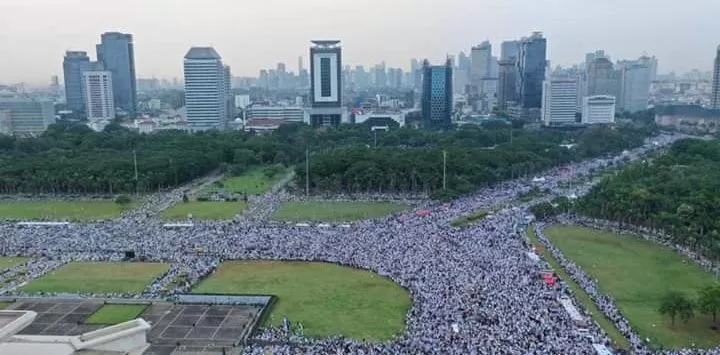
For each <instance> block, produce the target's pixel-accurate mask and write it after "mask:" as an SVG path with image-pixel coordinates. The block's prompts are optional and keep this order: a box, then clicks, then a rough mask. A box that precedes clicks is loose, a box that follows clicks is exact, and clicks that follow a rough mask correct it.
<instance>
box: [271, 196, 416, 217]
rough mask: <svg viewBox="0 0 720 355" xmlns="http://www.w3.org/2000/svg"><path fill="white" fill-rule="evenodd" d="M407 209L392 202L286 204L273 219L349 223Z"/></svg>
mask: <svg viewBox="0 0 720 355" xmlns="http://www.w3.org/2000/svg"><path fill="white" fill-rule="evenodd" d="M407 208H408V207H407V206H405V205H401V204H398V203H392V202H331V201H328V202H287V203H283V204H282V205H280V207H279V208H278V209H277V211H275V214H274V215H273V217H272V218H273V219H275V220H280V221H290V222H304V221H321V222H349V221H357V220H364V219H371V218H379V217H384V216H387V215H390V214H393V213H397V212H401V211H404V210H406V209H407Z"/></svg>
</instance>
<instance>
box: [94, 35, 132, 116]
mask: <svg viewBox="0 0 720 355" xmlns="http://www.w3.org/2000/svg"><path fill="white" fill-rule="evenodd" d="M100 39H101V43H100V44H98V45H97V46H96V48H97V58H98V62H102V63H103V65H104V66H105V69H106V70H108V71H110V72H112V77H113V93H114V95H115V107H117V108H121V109H124V110H125V111H127V112H128V113H129V114H130V116H135V113H136V102H137V101H136V100H137V99H136V97H137V91H136V90H137V89H136V87H137V86H136V82H135V80H136V79H135V50H134V48H133V37H132V35H130V34H125V33H118V32H106V33H103V34H102V35H101V37H100Z"/></svg>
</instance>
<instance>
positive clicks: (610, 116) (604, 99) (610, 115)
mask: <svg viewBox="0 0 720 355" xmlns="http://www.w3.org/2000/svg"><path fill="white" fill-rule="evenodd" d="M614 122H615V97H614V96H609V95H595V96H587V97H585V98H583V111H582V123H584V124H608V123H614Z"/></svg>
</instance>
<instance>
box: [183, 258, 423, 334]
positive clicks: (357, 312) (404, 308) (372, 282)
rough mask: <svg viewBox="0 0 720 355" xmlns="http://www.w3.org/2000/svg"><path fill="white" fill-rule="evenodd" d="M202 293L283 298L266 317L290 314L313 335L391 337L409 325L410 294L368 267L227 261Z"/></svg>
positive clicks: (204, 284)
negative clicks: (407, 314) (365, 268)
mask: <svg viewBox="0 0 720 355" xmlns="http://www.w3.org/2000/svg"><path fill="white" fill-rule="evenodd" d="M193 292H197V293H228V294H264V295H275V296H277V297H278V300H277V303H276V304H275V306H274V308H273V309H272V313H271V316H270V317H269V318H267V321H269V322H272V323H273V324H276V325H279V324H281V322H282V319H283V318H284V317H285V316H287V317H288V319H289V320H290V321H292V322H302V323H303V326H304V328H305V334H306V335H308V336H311V337H327V336H331V335H343V336H346V337H350V338H354V339H365V340H369V341H383V340H389V339H391V338H392V336H393V335H394V334H398V333H401V332H403V331H404V329H405V314H406V313H407V312H408V310H409V309H410V305H411V301H410V297H409V295H408V292H407V291H406V290H405V289H403V288H401V287H400V286H398V285H397V284H395V283H394V282H393V281H391V280H389V279H386V278H384V277H380V276H378V275H377V274H375V273H373V272H369V271H362V270H356V269H353V268H348V267H343V266H338V265H335V264H329V263H308V262H281V261H233V262H225V263H223V264H222V265H220V267H219V268H218V270H217V271H216V272H215V273H214V274H213V275H212V276H211V277H210V278H208V279H206V280H205V281H203V282H202V283H200V285H199V286H198V287H197V288H196V289H194V290H193Z"/></svg>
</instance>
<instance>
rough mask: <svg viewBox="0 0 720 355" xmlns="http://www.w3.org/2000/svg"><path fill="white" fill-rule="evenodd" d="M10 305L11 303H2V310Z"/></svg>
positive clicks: (0, 307)
mask: <svg viewBox="0 0 720 355" xmlns="http://www.w3.org/2000/svg"><path fill="white" fill-rule="evenodd" d="M9 305H10V302H0V310H2V309H5V308H7V306H9Z"/></svg>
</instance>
